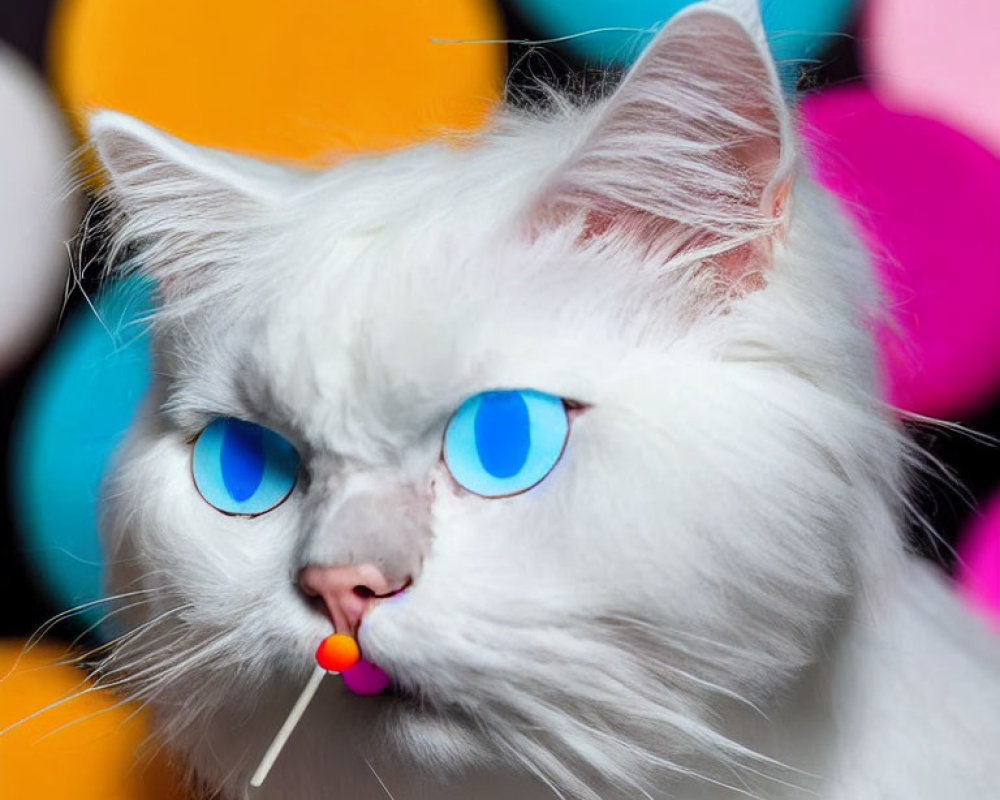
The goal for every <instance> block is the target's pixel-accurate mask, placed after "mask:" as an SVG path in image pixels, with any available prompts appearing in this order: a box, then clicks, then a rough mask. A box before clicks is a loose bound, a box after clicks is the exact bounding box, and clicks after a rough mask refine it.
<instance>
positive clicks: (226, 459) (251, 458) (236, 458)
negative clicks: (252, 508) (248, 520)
mask: <svg viewBox="0 0 1000 800" xmlns="http://www.w3.org/2000/svg"><path fill="white" fill-rule="evenodd" d="M219 458H220V460H221V466H222V480H223V481H224V482H225V485H226V491H228V492H229V495H230V496H231V497H232V498H233V500H236V501H237V502H243V501H244V500H248V499H249V498H251V497H253V495H254V493H255V492H256V491H257V489H258V487H259V486H260V482H261V480H263V478H264V466H265V463H266V459H265V455H264V441H263V436H262V433H261V428H260V427H258V426H257V425H253V424H251V423H249V422H243V421H241V420H237V419H230V420H227V422H226V427H225V432H224V433H223V436H222V448H221V450H220V453H219Z"/></svg>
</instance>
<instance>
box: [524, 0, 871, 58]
mask: <svg viewBox="0 0 1000 800" xmlns="http://www.w3.org/2000/svg"><path fill="white" fill-rule="evenodd" d="M691 2H693V0H616V1H615V2H613V3H611V2H608V0H574V2H566V0H514V5H515V6H516V7H517V9H518V11H520V12H521V14H522V15H523V16H524V18H525V19H526V20H528V21H529V22H531V23H532V24H534V25H535V26H536V27H537V28H538V32H539V33H540V34H542V35H543V36H546V37H552V38H562V37H569V38H567V39H566V40H565V45H566V47H568V48H569V49H570V50H571V51H572V52H574V53H575V54H576V55H577V56H578V57H580V58H582V59H584V60H585V61H588V62H591V63H595V64H604V65H613V64H617V65H627V64H630V63H631V62H632V61H634V60H635V58H636V56H637V55H638V54H639V53H640V52H641V51H642V48H643V47H645V46H646V44H648V43H649V40H650V39H651V38H652V37H653V34H654V33H655V31H656V30H657V29H659V28H660V26H661V25H663V23H664V22H665V21H666V20H668V19H670V17H672V16H673V15H674V14H676V13H677V12H678V11H679V10H680V9H682V8H684V6H686V5H689V4H690V3H691ZM855 5H856V4H855V2H854V1H853V0H766V2H762V3H761V15H762V17H763V20H764V27H765V28H766V29H767V31H768V39H769V41H770V43H771V49H772V51H773V52H774V55H775V57H776V58H777V59H778V60H779V61H785V60H801V59H804V60H807V61H808V60H811V59H815V58H817V57H818V56H819V55H820V54H821V53H822V50H823V48H824V47H825V46H826V45H827V44H828V42H829V41H830V39H831V38H832V37H834V36H836V35H837V34H838V32H839V31H842V30H843V29H844V27H845V26H846V25H847V23H848V22H849V21H850V19H851V17H852V15H853V13H854V8H855Z"/></svg>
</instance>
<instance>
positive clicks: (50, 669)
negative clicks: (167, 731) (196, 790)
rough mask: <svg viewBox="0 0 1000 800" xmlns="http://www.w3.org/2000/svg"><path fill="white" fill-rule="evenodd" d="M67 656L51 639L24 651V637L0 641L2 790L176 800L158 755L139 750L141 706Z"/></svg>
mask: <svg viewBox="0 0 1000 800" xmlns="http://www.w3.org/2000/svg"><path fill="white" fill-rule="evenodd" d="M72 655H73V654H71V653H67V652H66V651H65V649H64V648H61V647H58V646H56V645H52V644H41V645H36V646H34V647H33V648H32V649H31V650H27V651H26V650H25V642H22V641H17V640H7V641H0V776H2V777H0V786H2V787H3V792H2V794H3V796H4V797H9V798H26V799H27V798H42V797H52V798H55V797H72V798H73V800H182V799H183V797H184V794H183V792H182V791H181V785H182V784H181V781H180V779H179V777H178V776H176V775H174V773H173V772H172V770H171V769H170V768H169V767H168V766H167V764H166V761H165V760H164V758H163V757H162V756H161V755H154V756H153V757H152V758H150V756H149V754H148V753H147V754H146V755H145V757H144V756H143V755H142V753H143V745H144V744H145V743H146V740H147V738H148V736H149V733H150V725H149V720H148V718H147V716H146V714H145V712H143V711H142V710H141V709H139V708H137V707H136V706H135V705H134V704H132V703H122V702H121V698H119V697H117V696H115V695H113V694H111V693H110V692H102V691H97V690H95V689H94V687H93V686H92V685H91V684H90V683H89V682H88V680H87V676H86V674H85V673H84V672H83V671H82V670H78V669H75V668H73V667H70V666H66V665H65V664H63V663H61V662H62V661H63V660H64V659H66V658H67V657H71V656H72ZM149 752H153V750H150V751H149ZM137 754H138V756H137Z"/></svg>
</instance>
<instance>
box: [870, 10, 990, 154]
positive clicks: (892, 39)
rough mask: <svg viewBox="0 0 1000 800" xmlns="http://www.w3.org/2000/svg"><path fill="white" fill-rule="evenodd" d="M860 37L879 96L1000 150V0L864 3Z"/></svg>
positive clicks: (871, 77)
mask: <svg viewBox="0 0 1000 800" xmlns="http://www.w3.org/2000/svg"><path fill="white" fill-rule="evenodd" d="M859 39H860V43H861V50H862V57H863V60H864V64H865V71H866V72H867V73H868V75H869V77H870V79H871V80H872V82H873V84H874V86H875V89H876V91H877V92H878V93H879V96H880V97H882V98H883V99H885V100H886V101H887V102H892V103H893V104H895V105H898V106H899V107H905V108H909V109H911V110H913V111H916V112H918V113H924V114H927V115H929V116H932V117H935V118H936V119H940V120H942V121H944V122H947V123H949V124H950V125H954V126H955V127H956V128H958V129H959V130H962V131H963V132H965V133H967V134H969V135H970V136H973V137H975V138H976V139H978V140H979V141H980V142H982V143H983V144H985V145H987V146H988V147H990V148H992V149H993V151H994V152H995V153H998V154H1000V82H998V80H997V67H996V50H997V44H998V43H1000V3H998V2H996V0H950V2H948V3H942V2H941V0H869V2H868V4H867V14H866V15H865V20H864V26H863V29H862V34H861V36H860V37H859Z"/></svg>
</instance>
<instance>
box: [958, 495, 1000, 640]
mask: <svg viewBox="0 0 1000 800" xmlns="http://www.w3.org/2000/svg"><path fill="white" fill-rule="evenodd" d="M958 557H959V564H958V569H957V571H956V579H957V580H958V586H959V591H961V593H962V594H963V595H964V596H965V597H966V598H968V600H969V602H970V603H972V605H973V606H975V607H976V608H979V609H981V610H983V611H985V612H986V613H987V614H989V615H990V616H991V617H992V618H993V620H994V621H995V622H996V623H997V625H1000V492H998V493H997V494H995V495H993V498H992V499H991V500H990V501H989V503H987V505H986V508H985V510H984V511H983V513H982V515H980V516H979V517H977V518H976V520H975V522H973V524H972V525H971V526H970V527H969V529H968V530H967V531H966V532H965V534H964V535H963V536H962V538H961V539H960V540H959V546H958Z"/></svg>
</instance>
